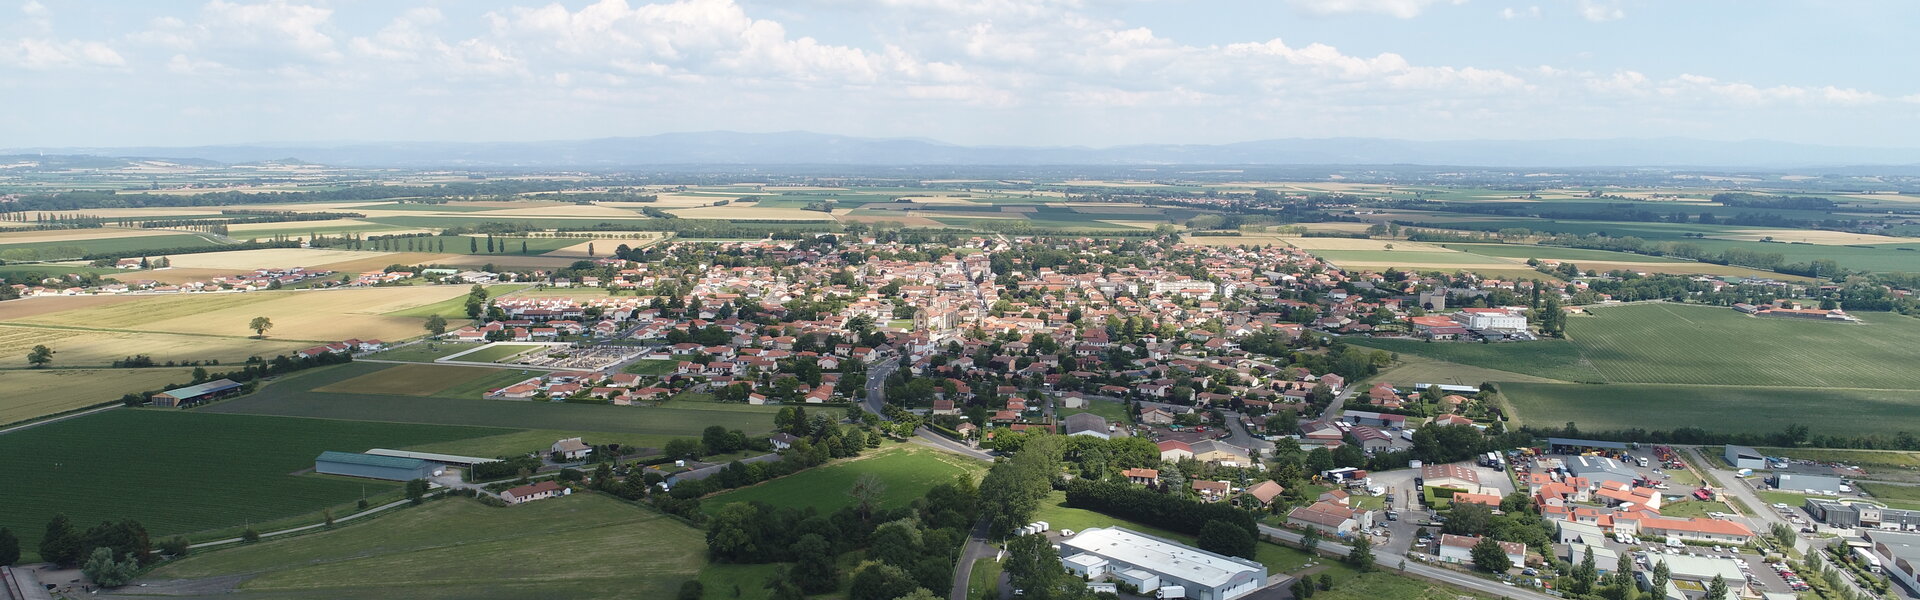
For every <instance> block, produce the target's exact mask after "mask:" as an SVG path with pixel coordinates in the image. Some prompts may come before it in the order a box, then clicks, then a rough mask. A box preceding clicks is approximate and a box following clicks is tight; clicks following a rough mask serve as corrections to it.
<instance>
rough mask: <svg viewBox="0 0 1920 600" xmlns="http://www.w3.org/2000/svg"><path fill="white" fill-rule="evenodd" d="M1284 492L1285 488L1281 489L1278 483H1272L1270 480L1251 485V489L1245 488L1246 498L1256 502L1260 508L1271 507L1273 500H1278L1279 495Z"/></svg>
mask: <svg viewBox="0 0 1920 600" xmlns="http://www.w3.org/2000/svg"><path fill="white" fill-rule="evenodd" d="M1285 491H1287V488H1285V487H1282V486H1281V485H1280V484H1278V483H1274V481H1273V480H1272V479H1268V480H1266V481H1262V482H1260V483H1256V484H1253V487H1250V488H1247V496H1249V497H1252V498H1253V499H1254V500H1255V501H1258V502H1259V503H1260V505H1261V506H1272V505H1273V500H1274V499H1275V498H1279V497H1280V494H1281V493H1282V492H1285Z"/></svg>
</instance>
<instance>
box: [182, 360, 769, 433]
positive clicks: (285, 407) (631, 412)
mask: <svg viewBox="0 0 1920 600" xmlns="http://www.w3.org/2000/svg"><path fill="white" fill-rule="evenodd" d="M391 366H393V365H385V364H376V363H353V364H347V365H340V366H335V367H327V368H324V369H315V370H312V371H309V372H303V373H299V374H296V375H293V376H290V377H288V378H285V379H283V380H281V381H278V382H275V383H274V384H272V385H269V386H266V387H264V388H262V389H261V390H260V391H258V392H255V393H253V394H251V395H248V396H245V397H241V398H237V399H233V400H227V401H224V402H220V403H216V404H212V405H209V406H205V407H202V408H198V409H194V410H196V411H199V412H215V413H230V414H260V415H277V416H289V417H317V418H322V419H350V420H364V421H389V422H397V423H446V424H454V425H475V426H483V427H507V428H512V429H558V430H566V431H574V432H580V433H586V432H595V431H603V432H609V433H635V434H651V435H685V436H697V435H699V434H700V431H701V430H702V429H705V428H706V427H707V426H708V425H723V426H726V427H727V428H729V429H740V430H744V431H747V432H749V433H753V434H758V433H761V432H765V431H768V430H771V429H773V413H775V412H777V411H778V408H779V407H774V406H748V405H745V404H707V403H691V402H690V403H679V404H675V405H674V406H671V407H640V406H611V405H603V404H568V403H563V402H530V401H519V400H482V399H480V397H479V395H480V392H481V391H482V390H483V388H485V387H488V386H498V385H504V384H505V383H511V382H512V381H513V380H517V379H520V378H524V377H527V376H530V373H523V372H522V371H519V370H516V369H477V370H479V371H491V372H492V373H494V375H490V376H486V377H480V378H475V379H471V380H468V381H466V382H462V383H458V384H455V385H453V386H452V387H448V388H446V389H444V390H442V391H441V392H439V393H438V394H437V395H435V396H429V397H416V396H394V395H384V394H348V393H325V392H319V391H316V390H315V388H317V387H321V386H325V385H328V384H330V383H333V382H336V381H343V380H347V379H352V378H355V377H360V376H362V375H366V374H368V373H373V372H376V371H378V370H380V369H385V368H388V367H391ZM406 366H411V365H406ZM497 433H507V432H504V431H502V432H497Z"/></svg>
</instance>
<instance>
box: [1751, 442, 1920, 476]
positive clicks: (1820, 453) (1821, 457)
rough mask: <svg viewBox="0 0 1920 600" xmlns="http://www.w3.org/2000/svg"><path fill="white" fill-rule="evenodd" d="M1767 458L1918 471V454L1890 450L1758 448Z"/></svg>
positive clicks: (1919, 460)
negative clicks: (1782, 457) (1781, 457)
mask: <svg viewBox="0 0 1920 600" xmlns="http://www.w3.org/2000/svg"><path fill="white" fill-rule="evenodd" d="M1758 450H1760V451H1761V452H1764V453H1766V455H1767V456H1785V457H1787V458H1798V459H1802V460H1813V461H1820V462H1832V463H1842V464H1849V465H1853V466H1856V467H1862V468H1865V469H1868V470H1870V471H1871V470H1873V469H1898V470H1903V471H1911V470H1914V469H1920V452H1898V451H1891V450H1837V449H1831V448H1758Z"/></svg>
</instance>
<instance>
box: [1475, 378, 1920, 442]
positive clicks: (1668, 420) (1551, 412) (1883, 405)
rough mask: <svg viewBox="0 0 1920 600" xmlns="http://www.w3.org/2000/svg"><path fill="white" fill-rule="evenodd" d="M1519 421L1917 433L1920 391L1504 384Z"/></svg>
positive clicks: (1588, 425) (1610, 426) (1598, 426)
mask: <svg viewBox="0 0 1920 600" xmlns="http://www.w3.org/2000/svg"><path fill="white" fill-rule="evenodd" d="M1500 392H1501V393H1502V394H1504V395H1505V396H1506V398H1507V403H1508V404H1509V405H1511V406H1512V407H1513V409H1514V413H1515V414H1514V415H1513V416H1514V418H1515V420H1516V421H1518V422H1519V423H1520V424H1527V425H1540V426H1546V427H1555V426H1559V425H1562V424H1565V423H1566V422H1568V421H1573V422H1574V423H1575V424H1577V425H1579V427H1580V428H1581V429H1584V430H1588V431H1597V430H1605V429H1628V428H1636V427H1637V428H1642V429H1651V430H1664V429H1676V428H1680V427H1700V428H1702V429H1706V430H1709V431H1722V432H1752V433H1773V432H1778V431H1780V430H1783V429H1786V427H1787V426H1788V425H1805V426H1807V427H1808V428H1809V429H1811V430H1813V431H1814V432H1815V433H1831V434H1837V435H1865V434H1882V435H1887V436H1891V435H1893V434H1896V433H1899V432H1902V431H1912V430H1913V423H1914V419H1915V418H1916V416H1920V396H1917V395H1916V394H1915V393H1914V392H1913V391H1910V390H1850V389H1831V388H1804V387H1741V386H1722V385H1664V384H1632V383H1623V384H1608V385H1580V384H1570V383H1502V384H1500Z"/></svg>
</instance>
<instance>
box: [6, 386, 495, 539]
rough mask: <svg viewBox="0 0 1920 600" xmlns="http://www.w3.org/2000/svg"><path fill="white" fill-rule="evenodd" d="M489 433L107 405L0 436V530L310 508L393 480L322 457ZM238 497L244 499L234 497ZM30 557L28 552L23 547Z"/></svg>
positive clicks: (187, 522) (165, 523)
mask: <svg viewBox="0 0 1920 600" xmlns="http://www.w3.org/2000/svg"><path fill="white" fill-rule="evenodd" d="M498 433H504V431H502V430H499V429H489V428H477V427H448V426H439V425H406V424H393V423H368V422H356V421H326V420H315V419H284V418H274V417H257V416H246V415H220V414H208V413H204V412H193V411H179V410H163V409H117V410H110V411H106V412H103V413H99V414H94V415H88V416H85V417H80V418H76V419H69V420H66V421H60V422H56V423H49V424H46V425H42V426H39V427H34V428H31V429H26V430H23V431H17V432H13V433H9V434H7V435H4V436H0V472H4V473H7V474H8V475H7V477H8V482H7V483H8V485H7V488H8V490H9V493H7V494H0V526H5V527H9V528H12V529H13V530H14V531H40V530H41V529H42V528H43V527H44V526H45V525H46V521H47V519H48V518H49V517H51V516H52V515H53V514H54V513H56V512H64V513H66V514H67V516H69V517H72V518H73V520H74V522H76V523H97V522H99V521H102V520H106V519H121V518H132V519H135V520H138V521H140V522H141V523H142V524H143V525H145V526H146V528H147V529H148V531H150V532H151V533H152V534H153V535H155V536H166V535H172V534H176V533H187V532H193V531H199V530H204V529H212V528H220V527H228V526H233V525H239V524H242V523H244V522H255V523H258V522H263V521H268V520H272V519H276V518H281V517H287V516H292V515H297V514H305V513H310V512H314V511H318V510H320V509H321V508H325V507H329V506H334V505H336V504H339V503H342V502H352V501H353V500H354V499H355V498H359V497H361V495H362V494H363V493H366V494H373V493H377V492H382V491H386V490H389V489H392V488H394V487H395V486H397V485H398V484H394V483H389V482H382V481H373V480H359V479H348V478H337V477H328V476H316V475H294V473H295V472H299V471H302V470H306V469H310V468H312V467H313V457H315V456H317V455H319V454H320V452H321V451H324V450H347V451H355V452H358V451H363V450H366V449H368V448H376V447H385V448H394V447H400V446H406V445H411V444H421V443H428V442H435V441H446V440H454V439H461V438H468V437H480V436H486V435H494V434H498ZM239 499H245V501H244V502H243V501H238V500H239ZM28 550H29V551H31V547H29V548H28Z"/></svg>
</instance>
